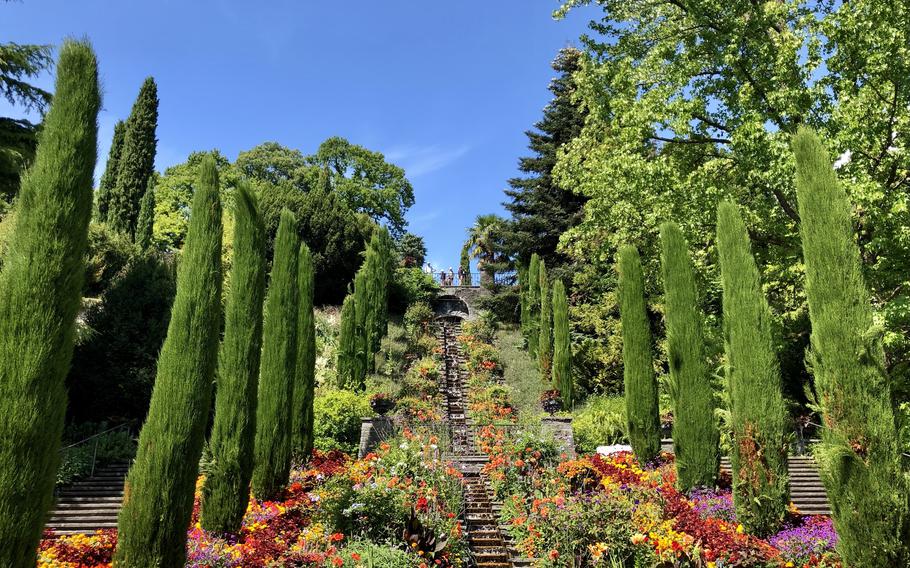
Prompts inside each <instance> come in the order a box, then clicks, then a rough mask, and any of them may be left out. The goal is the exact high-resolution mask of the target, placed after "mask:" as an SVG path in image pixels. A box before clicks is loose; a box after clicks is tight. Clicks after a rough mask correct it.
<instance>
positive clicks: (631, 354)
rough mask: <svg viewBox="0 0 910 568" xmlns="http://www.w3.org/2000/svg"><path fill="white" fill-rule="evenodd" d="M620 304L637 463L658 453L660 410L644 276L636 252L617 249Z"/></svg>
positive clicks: (630, 426)
mask: <svg viewBox="0 0 910 568" xmlns="http://www.w3.org/2000/svg"><path fill="white" fill-rule="evenodd" d="M616 272H617V273H618V275H619V290H618V293H619V304H620V314H621V316H622V360H623V379H624V380H623V384H624V386H625V401H626V416H627V419H628V422H627V429H628V432H629V443H630V444H631V445H632V449H633V450H634V451H635V455H636V456H637V457H638V459H639V461H641V462H642V463H646V462H649V461H652V460H654V459H655V458H656V457H657V456H658V455H659V454H660V407H659V401H658V391H657V380H656V379H655V377H654V367H653V364H654V362H653V358H652V356H651V328H650V324H649V322H648V313H647V311H646V309H647V308H646V305H645V295H644V277H643V275H642V271H641V258H640V257H639V256H638V250H637V249H636V248H635V247H634V246H631V245H626V246H624V247H622V248H620V249H619V257H618V260H617V263H616Z"/></svg>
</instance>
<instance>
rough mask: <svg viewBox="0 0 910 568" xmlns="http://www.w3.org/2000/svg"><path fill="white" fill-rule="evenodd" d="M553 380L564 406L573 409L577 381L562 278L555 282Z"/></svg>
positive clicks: (567, 305)
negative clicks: (573, 376) (573, 371)
mask: <svg viewBox="0 0 910 568" xmlns="http://www.w3.org/2000/svg"><path fill="white" fill-rule="evenodd" d="M553 380H554V382H555V383H556V388H558V389H559V394H560V396H561V397H562V403H563V406H564V407H565V408H567V409H571V408H572V404H573V403H574V402H575V381H574V380H573V379H572V342H571V337H569V303H568V300H567V299H566V287H565V285H564V284H563V283H562V280H556V282H555V283H554V284H553Z"/></svg>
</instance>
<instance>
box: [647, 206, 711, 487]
mask: <svg viewBox="0 0 910 568" xmlns="http://www.w3.org/2000/svg"><path fill="white" fill-rule="evenodd" d="M660 244H661V259H660V260H661V272H662V273H663V281H664V304H665V317H666V325H667V348H668V351H669V353H668V355H669V362H670V381H671V389H672V391H673V395H674V397H675V400H674V408H673V410H674V413H675V416H674V419H675V420H674V423H673V445H674V448H675V450H676V470H677V475H678V480H679V487H680V489H681V490H683V491H688V490H690V489H692V488H694V487H699V486H704V487H713V486H714V484H715V481H716V480H717V474H718V470H719V467H720V454H719V451H718V443H719V438H720V434H719V432H718V430H717V426H716V425H715V423H714V393H713V391H712V389H711V380H710V377H709V376H708V369H707V365H706V362H705V345H704V339H703V335H702V333H703V332H702V322H701V316H700V314H699V312H698V292H697V290H696V288H695V268H694V267H693V265H692V259H691V258H690V257H689V251H688V250H687V244H686V239H685V237H683V234H682V231H681V230H680V228H679V226H678V225H676V224H675V223H664V224H663V225H661V227H660Z"/></svg>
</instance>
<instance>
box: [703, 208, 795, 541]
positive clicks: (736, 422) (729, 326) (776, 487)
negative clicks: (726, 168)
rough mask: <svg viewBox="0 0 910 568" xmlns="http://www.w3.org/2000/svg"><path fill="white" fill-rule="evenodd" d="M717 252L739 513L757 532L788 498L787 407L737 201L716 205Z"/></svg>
mask: <svg viewBox="0 0 910 568" xmlns="http://www.w3.org/2000/svg"><path fill="white" fill-rule="evenodd" d="M717 252H718V257H719V259H720V268H721V276H722V278H721V283H722V285H723V307H724V339H725V346H726V355H727V359H726V379H727V392H728V395H729V397H728V398H729V405H730V406H729V411H730V421H731V423H732V427H733V439H734V441H735V442H736V443H735V444H733V451H732V453H731V454H730V458H731V462H732V465H733V498H734V502H735V504H736V518H737V519H738V520H739V521H740V522H741V523H742V524H743V525H744V526H745V527H746V529H747V530H748V531H749V532H750V533H752V534H757V535H759V536H766V535H769V534H772V533H774V532H777V531H778V530H779V529H780V526H781V523H782V522H783V520H784V517H785V516H786V514H787V505H788V504H789V502H790V495H789V489H788V478H787V441H786V434H787V422H788V421H787V407H786V404H785V403H784V396H783V391H782V386H781V377H780V366H779V365H778V362H777V355H776V354H775V352H774V340H773V338H772V335H771V309H770V308H769V307H768V302H767V300H766V299H765V296H764V293H763V292H762V288H761V280H760V278H761V277H760V275H759V272H758V267H757V266H756V264H755V259H754V258H753V257H752V251H751V250H750V247H749V233H748V232H747V230H746V225H745V224H744V223H743V220H742V218H741V217H740V214H739V210H738V209H737V207H736V206H735V205H733V204H732V203H726V202H722V203H721V204H720V205H719V206H718V208H717Z"/></svg>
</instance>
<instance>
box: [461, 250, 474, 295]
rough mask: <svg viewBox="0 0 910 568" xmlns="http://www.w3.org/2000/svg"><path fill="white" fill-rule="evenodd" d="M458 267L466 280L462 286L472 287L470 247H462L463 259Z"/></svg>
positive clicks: (462, 282)
mask: <svg viewBox="0 0 910 568" xmlns="http://www.w3.org/2000/svg"><path fill="white" fill-rule="evenodd" d="M458 267H459V268H460V269H461V272H462V273H463V274H464V280H462V281H461V282H460V284H461V285H462V286H470V285H471V284H472V283H473V282H472V278H471V254H470V251H469V250H468V247H461V258H460V259H459V261H458Z"/></svg>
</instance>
